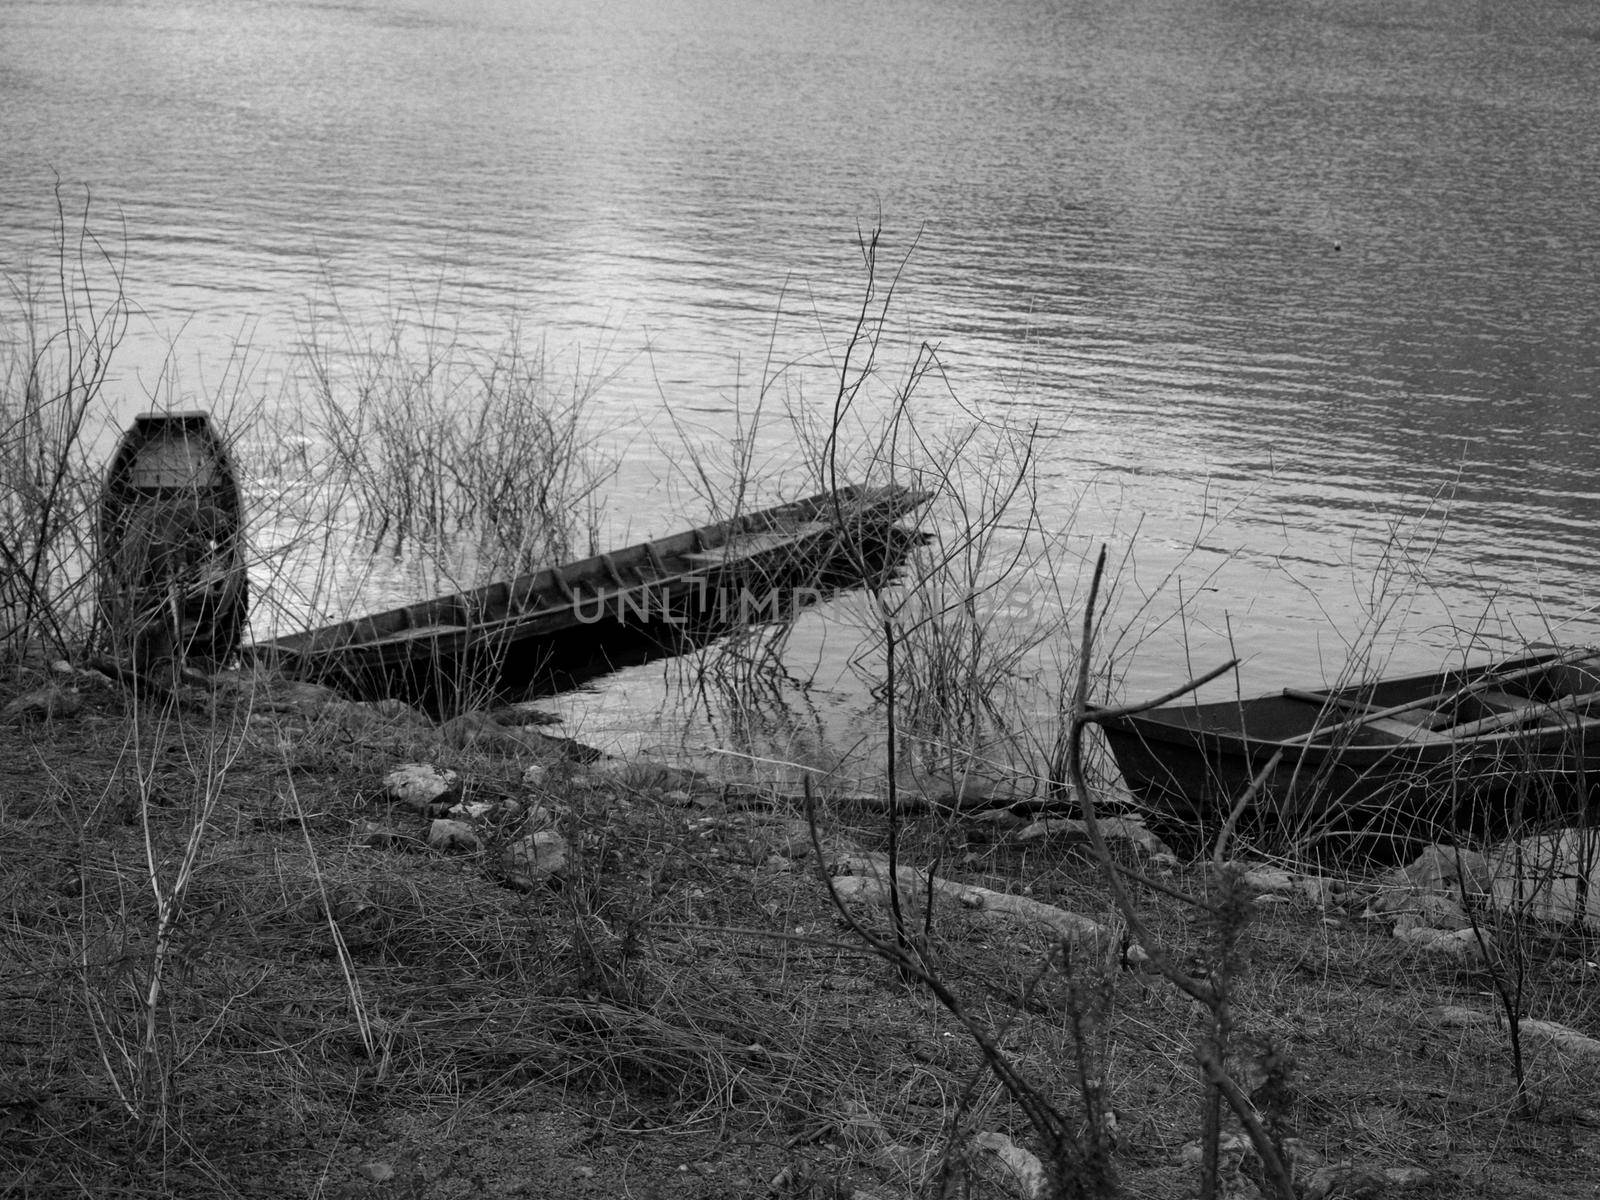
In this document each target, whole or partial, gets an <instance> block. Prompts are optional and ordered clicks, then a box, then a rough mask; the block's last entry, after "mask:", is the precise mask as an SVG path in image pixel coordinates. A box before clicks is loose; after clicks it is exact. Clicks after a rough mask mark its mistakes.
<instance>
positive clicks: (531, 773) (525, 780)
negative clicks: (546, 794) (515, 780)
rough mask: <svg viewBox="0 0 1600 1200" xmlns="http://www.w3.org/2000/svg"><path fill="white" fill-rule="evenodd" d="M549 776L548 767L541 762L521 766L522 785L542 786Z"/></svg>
mask: <svg viewBox="0 0 1600 1200" xmlns="http://www.w3.org/2000/svg"><path fill="white" fill-rule="evenodd" d="M549 777H550V768H549V767H547V766H545V765H544V764H543V763H537V762H536V763H529V764H528V765H527V766H525V767H523V768H522V784H523V786H524V787H543V786H545V783H546V782H547V781H548V779H549Z"/></svg>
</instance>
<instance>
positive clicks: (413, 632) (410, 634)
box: [340, 625, 467, 650]
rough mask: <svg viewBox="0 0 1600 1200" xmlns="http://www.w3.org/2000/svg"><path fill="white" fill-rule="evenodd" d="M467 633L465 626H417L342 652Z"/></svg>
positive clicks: (352, 646) (351, 645) (346, 647)
mask: <svg viewBox="0 0 1600 1200" xmlns="http://www.w3.org/2000/svg"><path fill="white" fill-rule="evenodd" d="M466 632H467V627H466V626H465V625H417V626H414V627H413V628H411V629H403V630H401V631H400V632H399V633H391V634H390V635H389V636H388V637H381V638H374V639H373V640H372V641H370V642H353V643H349V644H348V645H345V646H341V647H340V649H341V650H357V649H364V648H366V647H368V646H399V645H403V644H405V643H408V642H425V641H430V640H432V639H434V638H441V637H454V636H455V635H456V634H462V633H466Z"/></svg>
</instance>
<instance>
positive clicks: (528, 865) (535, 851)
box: [500, 829, 569, 891]
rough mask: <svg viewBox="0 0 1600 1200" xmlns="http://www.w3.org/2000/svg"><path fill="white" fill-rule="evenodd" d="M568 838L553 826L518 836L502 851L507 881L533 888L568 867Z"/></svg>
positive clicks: (503, 867) (503, 868)
mask: <svg viewBox="0 0 1600 1200" xmlns="http://www.w3.org/2000/svg"><path fill="white" fill-rule="evenodd" d="M568 853H569V850H568V846H567V839H566V838H564V837H562V836H561V835H560V834H559V833H556V832H555V831H554V830H552V829H543V830H540V831H539V832H538V833H530V834H528V835H527V836H526V837H521V838H518V839H517V840H516V841H514V842H512V843H511V844H510V845H509V846H507V847H506V848H505V849H504V850H503V851H501V853H500V867H501V869H502V870H503V871H504V872H505V879H506V882H507V883H509V884H511V885H512V886H513V887H518V888H522V889H523V890H525V891H531V890H532V889H533V888H535V887H538V886H539V885H540V884H541V883H544V882H546V881H548V880H550V879H552V878H553V877H555V876H556V875H558V874H560V873H561V872H562V871H564V870H565V869H566V866H567V855H568Z"/></svg>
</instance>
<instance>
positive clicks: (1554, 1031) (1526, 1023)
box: [1430, 1004, 1600, 1064]
mask: <svg viewBox="0 0 1600 1200" xmlns="http://www.w3.org/2000/svg"><path fill="white" fill-rule="evenodd" d="M1430 1015H1431V1016H1432V1017H1433V1019H1434V1021H1435V1022H1436V1023H1437V1024H1439V1025H1441V1026H1444V1027H1446V1028H1450V1029H1469V1028H1472V1027H1474V1026H1479V1025H1485V1026H1490V1027H1495V1028H1497V1027H1499V1026H1500V1024H1501V1023H1502V1021H1503V1020H1504V1018H1503V1017H1502V1016H1501V1014H1499V1013H1488V1012H1481V1011H1479V1010H1478V1009H1475V1008H1464V1007H1462V1006H1460V1005H1455V1004H1448V1005H1444V1006H1442V1007H1440V1008H1436V1009H1434V1010H1433V1011H1432V1013H1431V1014H1430ZM1520 1025H1521V1032H1522V1036H1523V1038H1524V1039H1534V1040H1537V1041H1540V1042H1543V1043H1545V1044H1546V1045H1550V1046H1554V1047H1555V1048H1556V1049H1557V1050H1560V1051H1562V1052H1563V1053H1566V1054H1570V1055H1573V1056H1574V1057H1577V1058H1582V1059H1584V1060H1586V1061H1589V1062H1592V1063H1597V1064H1600V1039H1596V1038H1592V1037H1590V1036H1589V1035H1588V1034H1584V1033H1579V1032H1578V1031H1577V1030H1576V1029H1573V1028H1571V1027H1570V1026H1567V1025H1563V1024H1561V1023H1560V1022H1559V1021H1540V1020H1536V1019H1534V1018H1532V1017H1524V1018H1523V1019H1522V1021H1521V1022H1520Z"/></svg>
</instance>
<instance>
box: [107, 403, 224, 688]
mask: <svg viewBox="0 0 1600 1200" xmlns="http://www.w3.org/2000/svg"><path fill="white" fill-rule="evenodd" d="M242 534H243V504H242V502H241V500H240V493H239V481H238V478H237V476H236V475H235V473H234V469H233V463H232V460H231V458H230V457H229V454H228V448H227V445H226V444H225V443H224V441H223V440H222V438H221V436H220V435H219V434H218V433H217V430H216V428H215V427H214V426H213V424H212V422H211V418H210V415H209V414H207V413H204V412H168V413H155V412H151V413H141V414H140V415H139V416H137V417H135V418H134V422H133V425H132V427H131V428H130V429H129V430H128V431H127V432H126V433H125V434H124V435H123V437H122V440H121V442H120V443H119V444H118V446H117V449H116V452H115V453H114V454H113V455H112V457H111V464H110V466H109V468H108V469H107V471H106V482H105V488H104V491H103V492H102V495H101V502H100V528H99V553H100V564H99V567H100V615H101V621H102V624H103V626H104V631H105V636H106V638H107V640H108V641H109V643H110V648H111V652H112V655H113V656H114V657H117V658H122V659H127V660H131V661H132V663H133V665H134V666H135V667H136V668H137V669H139V670H141V671H143V670H148V669H149V668H150V667H151V666H152V665H154V664H155V663H156V662H159V661H161V660H163V659H171V660H174V661H178V662H182V661H188V660H194V661H198V662H200V663H202V664H205V665H212V666H215V665H219V664H221V663H223V662H225V661H227V660H228V659H229V658H230V657H232V655H233V654H234V653H235V651H237V650H238V648H239V639H240V634H241V632H242V631H243V629H244V626H245V620H246V616H247V608H248V604H249V599H248V583H247V574H246V570H245V562H244V545H243V536H242Z"/></svg>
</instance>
